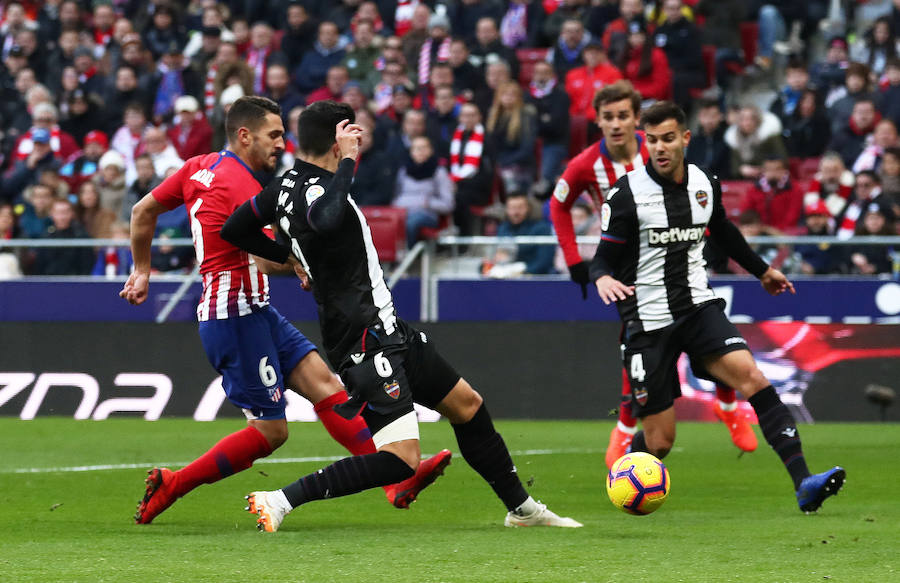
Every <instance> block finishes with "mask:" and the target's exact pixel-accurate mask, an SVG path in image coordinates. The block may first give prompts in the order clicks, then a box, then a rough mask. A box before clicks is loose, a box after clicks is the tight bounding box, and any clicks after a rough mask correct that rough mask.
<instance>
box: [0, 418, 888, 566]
mask: <svg viewBox="0 0 900 583" xmlns="http://www.w3.org/2000/svg"><path fill="white" fill-rule="evenodd" d="M497 425H498V428H499V429H500V431H501V432H502V433H503V435H504V437H505V439H506V442H507V444H508V445H509V447H510V449H511V450H512V451H513V452H514V458H515V460H516V463H517V466H518V470H519V474H520V475H521V477H522V478H523V480H525V481H528V482H530V484H531V485H530V486H529V490H530V491H531V493H532V494H533V495H534V496H535V497H536V498H539V499H541V500H543V501H544V502H547V503H548V504H549V505H550V506H551V508H552V509H554V510H555V511H556V512H557V513H559V514H563V515H568V516H572V517H573V518H576V519H578V520H579V521H581V522H583V523H584V525H585V526H584V528H581V529H571V530H570V529H507V528H504V527H503V517H504V514H505V509H504V508H503V506H502V505H501V504H500V502H499V501H498V500H497V499H496V498H495V497H494V495H493V493H492V492H491V490H490V489H489V488H488V486H487V485H486V484H485V483H484V482H482V481H481V479H480V478H479V477H478V476H477V475H476V474H475V473H474V472H473V471H472V470H471V469H470V468H469V467H468V465H466V463H465V462H464V461H463V460H462V459H461V458H460V457H459V456H454V460H453V463H452V464H451V465H450V466H449V468H448V469H447V472H446V475H445V476H444V477H443V478H441V479H440V480H439V481H438V482H437V483H435V484H434V485H433V486H432V487H431V488H429V489H428V490H426V491H425V492H423V493H422V494H421V495H420V498H419V500H418V501H417V502H416V503H415V504H414V505H413V507H412V509H411V510H408V511H401V510H396V509H394V508H393V507H391V506H389V505H388V503H387V502H386V500H385V498H384V496H383V494H382V492H381V490H380V489H379V490H375V491H369V492H364V493H362V494H359V495H356V496H351V497H347V498H342V499H338V500H328V501H323V502H315V503H312V504H309V505H307V506H304V507H302V508H300V509H298V510H296V511H295V512H294V513H293V514H291V515H290V516H288V517H287V518H286V520H285V522H284V524H283V525H282V530H281V531H279V532H278V533H275V534H262V533H258V532H257V531H256V529H255V528H254V526H255V525H254V520H253V517H252V516H250V515H249V514H247V513H246V512H244V511H243V506H244V500H243V495H244V494H245V493H247V492H249V491H251V490H254V489H275V488H278V487H280V486H282V485H284V484H286V483H288V482H290V481H292V480H294V479H295V478H296V477H298V476H300V475H303V474H306V473H308V472H310V471H313V470H315V469H316V468H318V467H321V466H322V465H324V462H298V461H293V462H288V463H257V464H256V465H255V466H254V467H253V468H251V469H250V470H248V471H245V472H243V473H241V474H238V475H236V476H233V477H231V478H229V479H227V480H224V481H221V482H219V483H217V484H213V485H208V486H202V487H201V488H199V489H198V490H195V491H194V492H192V493H191V494H189V495H188V496H186V497H185V498H183V499H182V500H180V501H178V502H177V503H176V504H175V505H174V506H173V507H172V508H170V509H169V510H168V511H167V512H166V513H164V514H163V515H161V516H160V517H159V518H157V520H156V522H155V523H154V524H152V525H149V526H136V525H134V524H132V519H131V516H132V514H133V512H134V508H135V504H136V501H137V500H138V498H139V497H140V495H141V490H142V480H143V477H144V473H145V470H146V467H145V466H144V464H153V463H176V464H177V463H179V462H181V463H183V462H186V461H189V460H191V459H193V458H194V457H195V456H197V455H199V454H200V453H202V452H203V451H204V450H205V449H206V448H207V447H209V446H210V445H211V444H212V443H214V442H215V441H216V440H218V439H219V438H220V437H221V436H223V435H225V434H226V433H229V432H231V431H234V430H236V429H239V428H240V427H241V426H242V423H241V422H240V421H238V420H232V421H219V422H214V423H196V422H193V421H189V420H174V419H167V420H162V421H158V422H155V423H148V422H145V421H142V420H137V419H121V418H120V419H113V420H108V421H101V422H91V421H72V420H68V419H54V418H45V419H39V420H36V421H20V420H17V419H10V418H3V419H0V443H2V451H3V454H2V456H0V508H2V511H0V581H86V582H97V581H139V582H142V583H144V582H151V581H215V582H217V583H221V582H226V581H260V582H262V581H265V582H269V581H309V582H332V581H340V582H353V583H357V582H368V581H389V582H406V581H416V582H432V581H435V582H436V581H441V582H476V583H480V582H494V581H504V582H505V581H509V582H536V583H537V582H546V581H559V582H566V583H570V582H579V581H589V582H594V581H626V582H637V581H653V582H668V581H688V582H693V581H716V582H718V581H740V582H753V581H760V582H789V583H793V582H806V581H810V582H812V581H847V582H861V581H900V553H898V549H900V504H898V499H897V496H896V493H897V490H896V486H897V484H898V478H900V469H898V463H897V453H898V445H900V426H898V425H874V424H873V425H851V424H819V425H812V426H801V436H802V438H803V443H804V447H805V450H806V454H807V460H808V461H809V463H810V466H811V469H812V470H813V471H822V470H824V469H826V468H827V467H830V466H831V465H834V464H841V465H843V466H844V467H845V468H846V469H847V475H848V479H847V485H846V486H845V488H844V490H843V491H842V492H841V493H840V494H839V495H838V496H837V497H835V498H831V499H829V500H828V501H827V502H826V503H825V505H824V506H823V508H822V509H821V510H820V511H819V513H818V514H816V515H809V516H807V515H804V514H802V513H801V512H800V511H799V510H798V509H797V504H796V502H795V499H794V495H793V491H792V488H791V485H790V481H789V479H788V477H787V474H786V473H785V471H784V469H783V468H782V466H781V463H780V462H779V461H778V459H777V457H776V456H775V454H774V453H772V451H771V450H770V449H769V448H768V446H766V444H765V443H764V442H762V440H761V444H760V448H759V450H758V451H757V452H755V453H753V454H749V455H744V456H743V457H741V458H738V456H737V450H736V449H735V448H734V446H732V445H731V443H730V441H729V439H728V436H727V432H726V430H725V428H724V427H722V426H721V425H720V424H697V423H683V424H681V425H680V426H679V435H678V440H677V443H676V449H675V450H674V451H673V452H672V453H671V454H670V455H669V457H668V458H667V459H666V460H665V461H666V464H667V465H668V467H669V471H670V473H671V478H672V490H671V493H670V495H669V499H668V500H667V501H666V503H665V504H664V505H663V506H662V508H661V509H660V510H658V511H657V512H656V513H655V514H652V515H649V516H643V517H637V516H629V515H626V514H624V513H622V512H620V511H618V510H616V509H615V508H613V506H612V505H611V504H610V503H609V501H608V499H607V497H606V491H605V486H604V479H605V474H606V470H605V467H604V464H603V449H604V447H605V444H606V439H607V436H608V434H609V430H610V429H611V427H612V425H611V423H609V422H537V421H503V422H498V423H497ZM421 430H422V445H423V450H424V451H425V452H434V451H437V450H438V449H440V448H441V447H449V448H451V449H453V448H454V446H455V441H454V439H453V432H452V431H451V429H450V427H449V426H448V425H447V424H446V423H445V422H444V423H438V424H423V425H422V426H421ZM291 433H292V434H291V438H290V440H289V441H288V442H287V444H285V446H283V447H282V448H281V449H280V450H279V451H277V452H276V453H275V454H274V455H273V456H272V457H273V458H274V461H277V460H279V459H280V460H286V459H288V458H304V457H313V456H324V457H328V456H340V455H342V450H341V449H340V447H339V446H337V445H336V444H334V443H333V442H331V441H330V439H329V438H328V437H327V435H326V433H325V431H324V430H323V429H322V428H321V427H320V426H319V425H318V424H312V423H296V424H292V426H291ZM127 464H137V465H139V467H134V468H121V467H120V466H123V465H127ZM102 465H111V466H115V468H113V469H90V470H86V471H72V470H71V468H72V467H74V466H102ZM51 468H56V470H53V471H45V470H47V469H51ZM67 468H68V469H67ZM26 469H34V470H40V471H30V472H28V473H23V470H26ZM82 469H84V468H82Z"/></svg>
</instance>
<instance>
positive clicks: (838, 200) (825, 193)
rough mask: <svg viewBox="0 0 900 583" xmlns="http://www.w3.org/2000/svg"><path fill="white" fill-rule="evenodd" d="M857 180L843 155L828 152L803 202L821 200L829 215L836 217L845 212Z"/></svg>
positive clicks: (820, 162)
mask: <svg viewBox="0 0 900 583" xmlns="http://www.w3.org/2000/svg"><path fill="white" fill-rule="evenodd" d="M855 180H856V179H855V177H854V176H853V172H851V171H849V170H847V167H846V166H844V161H843V160H841V157H840V156H839V155H838V154H836V153H835V152H827V153H826V154H825V155H824V156H822V159H821V160H820V161H819V171H818V172H816V175H815V177H814V178H813V179H812V180H811V181H810V183H809V186H808V187H807V189H806V194H805V195H803V204H805V205H810V204H813V203H816V202H817V201H820V200H821V201H822V202H823V203H825V207H826V208H827V209H828V214H829V216H830V217H836V216H838V215H840V214H842V213H843V212H844V207H846V206H847V203H848V202H849V201H850V199H851V198H852V196H853V185H854V182H855Z"/></svg>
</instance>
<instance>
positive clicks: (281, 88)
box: [266, 63, 305, 124]
mask: <svg viewBox="0 0 900 583" xmlns="http://www.w3.org/2000/svg"><path fill="white" fill-rule="evenodd" d="M266 88H267V90H266V97H268V98H269V99H271V100H272V101H274V102H275V103H277V104H278V105H279V106H280V107H281V119H282V121H283V122H284V123H285V124H287V116H288V113H289V112H290V111H291V110H292V109H294V108H295V107H297V106H298V105H303V103H304V102H305V100H304V99H303V96H302V95H300V94H299V93H297V90H296V89H294V87H293V85H291V76H290V72H289V71H288V68H287V65H285V64H284V63H272V64H271V65H269V66H268V68H267V69H266Z"/></svg>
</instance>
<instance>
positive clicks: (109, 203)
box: [91, 150, 128, 216]
mask: <svg viewBox="0 0 900 583" xmlns="http://www.w3.org/2000/svg"><path fill="white" fill-rule="evenodd" d="M98 165H99V167H100V171H99V172H98V173H97V174H94V176H93V177H92V178H91V182H93V184H94V186H95V187H96V188H97V194H98V195H99V197H100V206H101V207H103V208H105V209H108V210H110V211H112V212H113V214H114V215H115V216H119V215H121V214H122V202H123V201H124V200H125V191H126V190H128V187H127V186H126V184H125V157H124V156H122V154H120V153H118V152H116V151H115V150H109V151H108V152H106V153H105V154H103V156H101V157H100V163H99V164H98Z"/></svg>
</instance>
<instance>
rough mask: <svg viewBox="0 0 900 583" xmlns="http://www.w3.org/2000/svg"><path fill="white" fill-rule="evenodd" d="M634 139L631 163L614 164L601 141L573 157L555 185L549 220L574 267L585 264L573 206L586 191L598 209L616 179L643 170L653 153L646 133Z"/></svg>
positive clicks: (636, 135) (567, 263)
mask: <svg viewBox="0 0 900 583" xmlns="http://www.w3.org/2000/svg"><path fill="white" fill-rule="evenodd" d="M635 139H637V143H638V148H637V154H636V155H635V157H634V159H633V160H632V161H631V162H630V163H628V164H622V163H620V162H614V161H613V160H612V158H610V155H609V150H608V149H607V147H606V140H605V139H602V140H600V141H599V142H597V143H595V144H591V145H590V146H588V147H587V148H586V149H585V150H584V151H583V152H582V153H580V154H578V155H577V156H575V157H574V158H572V160H571V161H570V162H569V164H568V165H567V166H566V169H565V171H563V174H562V176H561V177H560V179H559V181H558V182H557V183H556V188H554V189H553V196H552V197H551V199H550V218H551V219H552V220H553V228H554V230H555V231H556V238H557V239H559V246H560V247H561V248H562V250H563V255H565V258H566V265H569V266H572V265H575V264H576V263H580V262H581V261H582V258H581V255H580V254H579V253H578V245H577V243H576V242H575V227H574V226H573V224H572V205H574V204H575V201H576V200H578V197H580V196H581V193H583V192H587V193H588V194H589V195H590V197H591V198H592V199H593V201H594V207H595V208H596V209H599V208H600V205H601V204H603V200H604V199H605V198H606V193H607V192H608V191H609V189H610V188H611V187H612V185H613V184H615V183H616V180H618V179H619V178H621V177H622V176H625V174H626V173H627V172H630V171H632V170H634V169H636V168H642V167H643V166H644V165H645V164H646V163H647V161H648V160H649V159H650V153H649V152H648V151H647V144H646V139H645V138H644V134H643V132H636V133H635Z"/></svg>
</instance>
